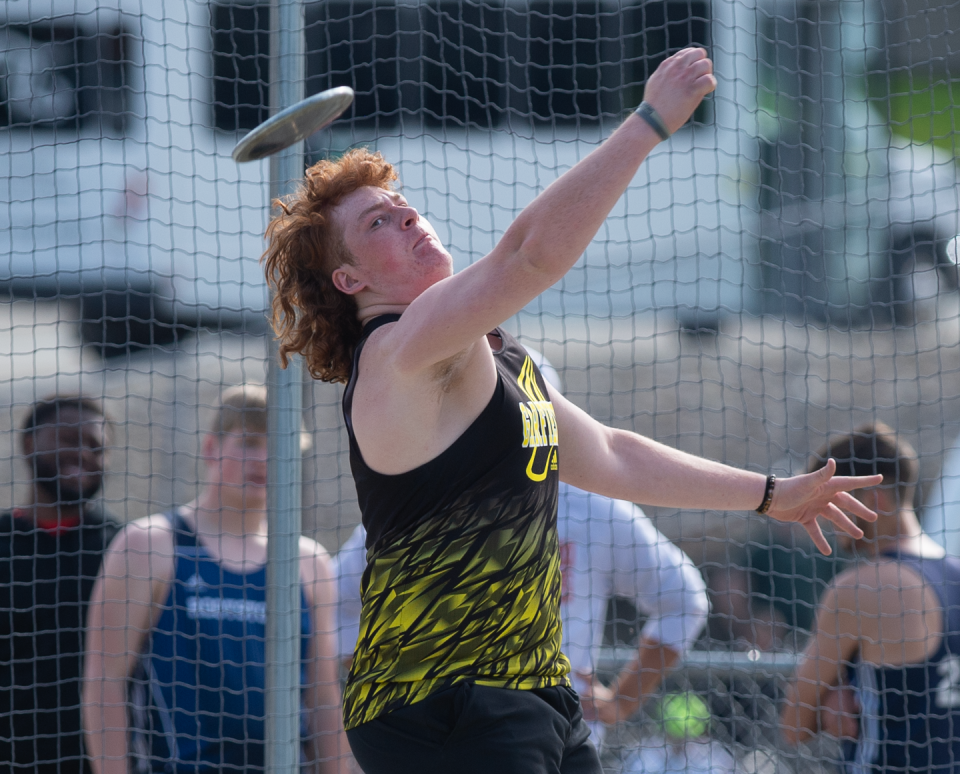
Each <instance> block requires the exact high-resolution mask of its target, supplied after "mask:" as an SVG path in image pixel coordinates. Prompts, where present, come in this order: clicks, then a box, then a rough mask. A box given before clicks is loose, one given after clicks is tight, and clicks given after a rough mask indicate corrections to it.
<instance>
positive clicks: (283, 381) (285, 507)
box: [265, 0, 304, 774]
mask: <svg viewBox="0 0 960 774" xmlns="http://www.w3.org/2000/svg"><path fill="white" fill-rule="evenodd" d="M303 83H304V42H303V6H302V2H301V0H271V3H270V107H271V111H272V112H274V113H275V112H276V111H277V110H280V109H282V108H285V107H289V106H290V105H292V104H294V103H295V102H298V101H299V100H301V99H302V98H303ZM303 164H304V157H303V143H302V142H299V143H297V144H296V145H294V146H292V147H290V148H287V149H286V150H284V151H281V152H280V153H278V154H276V155H275V156H272V157H271V158H270V202H271V206H272V202H273V200H274V199H275V198H276V197H278V196H282V195H284V194H286V193H288V192H289V191H290V190H291V186H292V183H294V182H295V181H296V180H297V178H300V177H302V176H303ZM267 384H268V392H269V397H268V400H269V404H268V412H267V417H268V431H269V439H268V449H269V456H270V459H269V465H270V468H269V499H268V513H267V643H266V648H267V665H266V666H267V669H266V696H265V709H266V759H265V763H266V769H267V771H268V772H271V774H299V768H300V530H301V520H302V514H301V505H302V503H301V500H302V488H301V470H302V467H301V459H300V427H301V422H302V415H303V392H302V389H303V372H302V368H301V364H300V358H299V357H295V358H294V359H293V360H292V361H291V362H290V364H289V366H288V367H287V368H286V369H285V370H284V369H281V368H280V366H279V360H278V357H277V345H276V342H274V341H273V339H272V338H271V345H270V348H269V364H268V370H267Z"/></svg>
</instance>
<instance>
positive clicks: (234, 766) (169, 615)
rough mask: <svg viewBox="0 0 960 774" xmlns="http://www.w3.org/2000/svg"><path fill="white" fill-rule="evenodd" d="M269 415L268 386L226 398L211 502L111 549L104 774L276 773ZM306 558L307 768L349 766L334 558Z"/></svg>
mask: <svg viewBox="0 0 960 774" xmlns="http://www.w3.org/2000/svg"><path fill="white" fill-rule="evenodd" d="M266 409H267V401H266V391H265V390H264V389H263V388H259V387H241V388H233V389H230V390H227V391H226V392H224V394H223V396H222V399H221V404H220V407H219V409H218V411H217V416H216V419H215V420H214V422H213V425H212V427H211V429H210V431H209V432H208V433H207V434H206V435H205V436H204V438H203V458H204V462H205V467H206V477H205V480H204V483H203V487H202V489H201V491H200V495H199V496H198V497H197V499H196V500H195V501H193V502H192V503H190V504H188V505H185V506H183V507H181V508H176V509H175V510H173V511H171V512H170V513H165V514H159V515H156V516H150V517H147V518H145V519H140V520H138V521H135V522H132V523H131V524H129V525H128V526H127V527H126V528H124V530H123V531H122V532H121V533H120V535H119V536H118V537H117V539H116V540H115V541H114V543H113V544H112V545H111V546H110V550H109V552H108V553H107V556H106V558H105V559H104V566H103V572H102V573H101V576H100V579H99V580H98V582H97V585H96V587H95V588H94V591H93V597H92V599H91V604H90V617H89V621H88V634H87V659H86V684H85V686H84V694H83V698H84V720H85V729H86V732H87V737H86V738H87V750H88V752H89V755H90V758H91V761H92V763H93V767H94V771H95V772H96V773H97V774H113V773H114V772H115V773H116V774H127V771H128V767H129V765H130V763H131V760H132V761H133V762H134V763H135V770H137V771H141V772H157V773H158V774H159V773H160V772H164V774H186V772H190V773H191V774H197V773H198V772H205V771H210V772H213V771H218V772H231V771H232V772H256V771H263V770H264V677H265V666H264V658H265V647H266V643H265V624H266V567H265V563H266V558H267V536H266V507H267V488H266V484H267V450H266V429H267V428H266ZM300 556H301V562H300V573H301V578H302V581H303V587H302V588H303V590H302V599H303V614H302V627H301V634H302V637H303V639H302V649H303V650H302V654H303V672H302V675H301V683H302V685H303V686H304V691H303V699H304V710H303V717H302V720H303V723H302V729H301V734H302V738H303V739H304V741H305V743H306V744H305V756H306V759H305V762H306V763H309V764H311V769H312V770H314V771H324V772H334V771H344V772H345V771H347V765H348V764H347V759H348V758H349V755H348V751H347V749H346V741H345V740H344V739H342V735H343V734H342V726H341V723H340V712H339V705H340V692H339V685H338V676H337V663H336V652H335V649H336V642H335V640H334V637H333V627H332V623H331V621H330V617H331V613H332V607H333V602H334V596H333V595H334V593H335V592H334V588H333V585H334V584H333V582H332V580H331V578H330V569H329V559H328V557H327V554H326V553H325V552H324V550H323V549H322V548H321V547H320V546H319V545H318V544H317V543H315V542H314V541H312V540H309V539H307V538H301V541H300ZM128 698H129V701H128ZM131 705H132V706H131ZM128 708H130V716H129V718H128ZM131 721H132V722H131Z"/></svg>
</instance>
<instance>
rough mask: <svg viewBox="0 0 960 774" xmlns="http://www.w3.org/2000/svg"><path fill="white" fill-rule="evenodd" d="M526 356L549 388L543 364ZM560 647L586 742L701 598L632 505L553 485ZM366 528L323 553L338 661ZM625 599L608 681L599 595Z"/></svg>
mask: <svg viewBox="0 0 960 774" xmlns="http://www.w3.org/2000/svg"><path fill="white" fill-rule="evenodd" d="M528 352H529V353H530V355H531V358H532V359H533V360H534V362H536V364H537V366H538V367H539V368H540V371H541V373H542V374H543V376H544V378H545V379H546V380H547V381H548V382H549V383H550V385H551V386H552V387H555V388H556V389H557V390H558V391H559V390H560V378H559V376H558V375H557V372H556V370H555V369H554V368H553V366H552V365H551V364H550V363H549V361H547V360H546V359H545V358H543V356H542V355H540V354H539V353H538V352H536V351H535V350H530V349H529V348H528ZM557 530H558V533H559V538H560V562H561V573H562V583H563V586H562V597H561V603H560V616H561V619H562V621H563V646H562V649H563V653H564V654H565V655H566V656H567V658H568V659H569V660H570V664H571V666H572V668H573V674H572V675H571V677H572V679H573V684H574V688H576V690H577V692H578V693H579V694H580V697H581V700H582V702H583V709H584V717H585V718H586V719H587V720H588V722H590V725H591V729H592V731H593V736H594V742H595V743H596V744H599V743H601V742H602V740H603V736H604V732H605V728H606V727H609V726H611V725H613V724H615V723H617V722H618V721H620V720H625V719H626V718H628V717H629V716H631V715H633V714H634V713H635V712H636V711H637V710H638V709H639V708H640V705H641V704H642V702H643V700H645V699H646V698H647V697H648V696H650V695H651V694H652V693H653V692H655V691H656V690H657V689H658V688H659V686H660V683H661V680H662V679H663V675H664V674H665V673H666V672H667V671H668V669H669V668H670V667H671V666H673V665H674V664H675V663H676V662H677V661H678V660H679V659H680V657H681V656H682V655H683V653H684V652H685V651H686V650H687V649H688V648H689V647H690V646H691V645H692V643H693V641H694V640H695V639H696V638H697V636H698V635H699V634H700V632H701V631H702V629H703V626H704V624H705V623H706V619H707V613H708V610H709V603H708V601H707V593H706V586H705V584H704V581H703V577H702V576H701V575H700V572H699V571H698V570H697V568H696V567H695V566H694V565H693V563H692V562H691V561H690V559H689V558H688V557H687V556H686V554H684V553H683V551H681V550H680V549H679V548H678V547H677V546H676V545H674V544H673V543H671V542H670V541H669V540H668V539H667V538H666V537H665V536H664V535H662V534H661V533H660V532H659V531H657V529H656V527H654V526H653V524H652V522H651V521H650V519H649V518H647V516H646V515H644V513H643V511H642V510H640V509H639V508H638V507H637V506H635V505H633V504H632V503H628V502H624V501H622V500H612V499H610V498H609V497H603V496H601V495H597V494H592V493H589V492H585V491H583V490H582V489H577V488H576V487H573V486H570V485H568V484H564V483H562V482H561V484H560V500H559V507H558V513H557ZM366 537H367V536H366V531H365V530H364V528H363V525H362V524H360V525H358V526H357V528H356V529H355V530H354V531H353V534H352V535H351V536H350V537H349V538H348V539H347V541H346V542H345V543H344V544H343V546H342V547H341V548H340V551H339V552H338V553H337V555H336V556H335V557H334V559H333V572H334V575H335V576H336V578H337V585H338V592H339V593H338V597H339V603H338V608H337V632H338V637H339V653H340V658H341V659H342V660H343V661H345V662H349V660H350V659H352V658H353V650H354V646H355V645H356V642H357V634H358V631H359V626H360V608H361V604H360V579H361V577H362V575H363V571H364V569H365V567H366V548H365V543H366ZM612 597H625V598H627V599H629V600H630V601H632V602H633V604H634V605H635V606H636V608H637V609H638V610H639V611H641V612H642V613H644V614H645V615H646V616H647V621H646V624H645V625H644V628H643V631H642V632H641V635H640V647H639V650H638V653H637V656H636V657H635V658H634V659H632V660H631V662H630V663H628V664H627V665H626V667H625V668H624V669H623V670H622V671H621V673H620V675H619V676H618V678H617V680H616V681H615V682H614V683H613V684H611V685H610V686H609V687H607V686H604V685H603V684H601V683H600V682H598V681H597V679H596V677H595V669H596V663H597V657H598V655H599V650H600V646H601V644H602V641H603V631H604V624H605V622H606V612H607V606H608V603H609V600H610V599H611V598H612Z"/></svg>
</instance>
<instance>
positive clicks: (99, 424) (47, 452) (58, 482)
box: [23, 406, 106, 505]
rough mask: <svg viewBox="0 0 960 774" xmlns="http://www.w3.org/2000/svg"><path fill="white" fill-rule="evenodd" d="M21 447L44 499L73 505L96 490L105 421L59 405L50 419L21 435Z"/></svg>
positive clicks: (102, 458)
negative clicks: (53, 418)
mask: <svg viewBox="0 0 960 774" xmlns="http://www.w3.org/2000/svg"><path fill="white" fill-rule="evenodd" d="M23 447H24V452H25V453H26V455H27V458H28V459H29V460H30V461H31V463H32V465H33V472H34V482H35V484H36V487H37V492H38V494H39V495H40V496H41V497H43V498H44V500H45V501H48V502H51V503H53V502H58V503H61V504H63V505H76V504H78V503H81V502H83V501H84V500H89V499H90V498H92V497H94V496H95V495H96V494H97V492H99V491H100V487H101V485H102V484H103V471H104V466H105V463H106V451H105V448H106V424H105V423H104V421H103V417H102V416H100V415H99V414H95V413H93V412H90V411H84V410H81V409H78V408H75V407H72V406H61V407H60V409H59V411H58V414H57V416H56V418H55V420H54V421H46V422H42V423H41V424H40V426H39V427H36V428H34V429H33V430H32V431H31V432H29V433H28V434H27V435H26V436H24V439H23Z"/></svg>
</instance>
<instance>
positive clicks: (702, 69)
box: [688, 58, 713, 78]
mask: <svg viewBox="0 0 960 774" xmlns="http://www.w3.org/2000/svg"><path fill="white" fill-rule="evenodd" d="M688 71H689V73H690V75H691V76H693V77H694V78H700V77H701V76H704V75H712V74H713V62H712V61H710V59H707V58H704V59H698V60H695V61H694V62H693V63H692V64H690V66H689V68H688Z"/></svg>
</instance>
